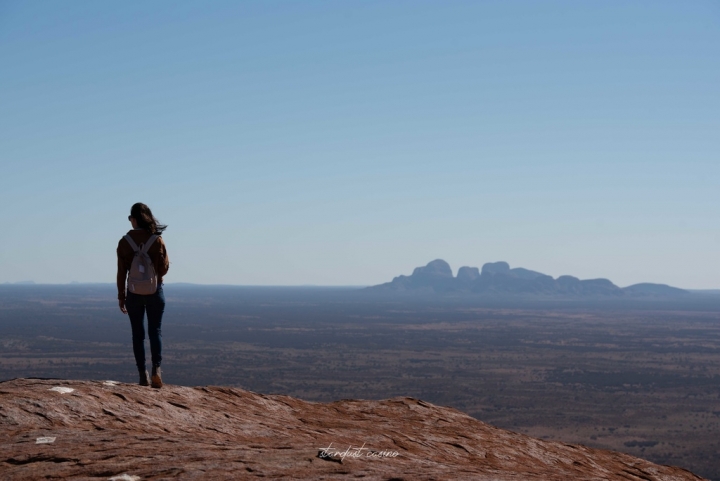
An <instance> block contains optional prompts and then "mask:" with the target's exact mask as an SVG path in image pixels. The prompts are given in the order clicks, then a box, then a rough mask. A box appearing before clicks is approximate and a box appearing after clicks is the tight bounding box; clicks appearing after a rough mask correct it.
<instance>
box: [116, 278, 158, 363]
mask: <svg viewBox="0 0 720 481" xmlns="http://www.w3.org/2000/svg"><path fill="white" fill-rule="evenodd" d="M125 308H126V309H127V312H128V317H130V325H131V326H132V340H133V353H134V354H135V364H137V367H138V370H140V371H144V370H145V327H144V326H143V318H144V317H145V313H146V312H147V318H148V337H149V338H150V354H151V356H152V363H153V366H159V365H160V363H161V362H162V333H161V329H160V326H161V324H162V316H163V312H165V294H163V289H162V286H158V289H157V291H156V292H155V294H150V295H149V296H141V295H139V294H133V293H132V292H128V293H127V298H126V299H125Z"/></svg>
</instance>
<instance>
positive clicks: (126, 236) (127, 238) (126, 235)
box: [124, 234, 140, 252]
mask: <svg viewBox="0 0 720 481" xmlns="http://www.w3.org/2000/svg"><path fill="white" fill-rule="evenodd" d="M124 239H125V240H126V241H128V244H130V247H132V250H134V251H135V252H137V251H139V250H140V248H139V247H138V246H137V244H136V243H135V241H134V240H132V237H130V234H125V236H124Z"/></svg>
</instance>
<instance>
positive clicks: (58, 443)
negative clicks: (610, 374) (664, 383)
mask: <svg viewBox="0 0 720 481" xmlns="http://www.w3.org/2000/svg"><path fill="white" fill-rule="evenodd" d="M322 451H325V453H322ZM323 454H326V455H331V456H329V457H323ZM0 472H1V473H2V478H3V479H10V480H25V479H27V480H30V479H32V480H35V479H68V478H72V479H78V480H98V479H103V480H116V481H123V480H125V481H127V480H130V481H132V480H135V481H138V480H149V479H153V480H155V479H203V480H212V479H254V478H258V477H263V478H267V479H278V478H281V479H355V478H362V479H366V480H390V479H394V480H401V479H405V480H429V479H435V480H445V479H447V480H568V479H572V480H598V479H606V480H615V479H617V480H624V481H627V480H645V481H655V480H658V481H659V480H667V481H670V480H673V481H675V480H677V481H679V480H698V479H702V478H700V477H698V476H695V475H694V474H692V473H690V472H689V471H686V470H684V469H680V468H675V467H669V466H660V465H657V464H653V463H651V462H649V461H645V460H642V459H639V458H635V457H633V456H629V455H626V454H621V453H615V452H611V451H603V450H598V449H590V448H587V447H584V446H580V445H570V444H563V443H558V442H550V441H542V440H539V439H534V438H531V437H529V436H525V435H522V434H517V433H513V432H510V431H505V430H502V429H498V428H495V427H492V426H489V425H487V424H485V423H483V422H481V421H478V420H476V419H474V418H472V417H470V416H468V415H466V414H464V413H462V412H460V411H457V410H455V409H451V408H447V407H441V406H435V405H432V404H429V403H426V402H423V401H419V400H417V399H412V398H394V399H388V400H384V401H357V400H342V401H337V402H332V403H327V404H321V403H312V402H306V401H301V400H299V399H295V398H291V397H287V396H265V395H262V394H257V393H253V392H250V391H244V390H242V389H236V388H225V387H202V388H190V387H182V386H172V385H166V386H164V387H163V388H162V389H159V390H154V389H151V388H147V387H140V386H137V385H133V384H122V383H113V382H103V381H61V380H37V379H15V380H12V381H5V382H2V383H0Z"/></svg>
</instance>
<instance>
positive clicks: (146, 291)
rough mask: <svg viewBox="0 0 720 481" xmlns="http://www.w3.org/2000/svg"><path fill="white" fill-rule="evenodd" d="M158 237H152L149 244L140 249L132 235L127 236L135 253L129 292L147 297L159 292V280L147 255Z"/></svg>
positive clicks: (128, 281)
mask: <svg viewBox="0 0 720 481" xmlns="http://www.w3.org/2000/svg"><path fill="white" fill-rule="evenodd" d="M157 237H158V236H156V235H152V236H150V238H149V239H148V240H147V242H145V243H144V244H140V247H138V246H137V244H135V241H133V240H132V237H130V235H125V240H126V241H128V244H130V247H132V249H133V250H134V251H135V257H133V260H132V264H130V272H129V273H128V279H127V287H128V292H132V293H133V294H140V295H141V296H147V295H150V294H155V292H156V291H157V282H158V279H157V275H156V274H155V266H154V265H153V263H152V260H151V259H150V256H149V255H148V253H147V252H148V249H150V246H151V245H152V244H153V242H155V239H157Z"/></svg>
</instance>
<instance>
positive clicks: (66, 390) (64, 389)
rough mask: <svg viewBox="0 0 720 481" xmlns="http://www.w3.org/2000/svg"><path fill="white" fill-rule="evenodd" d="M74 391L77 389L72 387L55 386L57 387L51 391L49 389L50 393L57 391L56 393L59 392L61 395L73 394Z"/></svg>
mask: <svg viewBox="0 0 720 481" xmlns="http://www.w3.org/2000/svg"><path fill="white" fill-rule="evenodd" d="M74 390H75V389H73V388H71V387H62V386H55V387H51V388H50V389H48V391H55V392H59V393H60V394H68V393H71V392H73V391H74Z"/></svg>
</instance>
